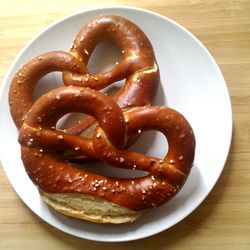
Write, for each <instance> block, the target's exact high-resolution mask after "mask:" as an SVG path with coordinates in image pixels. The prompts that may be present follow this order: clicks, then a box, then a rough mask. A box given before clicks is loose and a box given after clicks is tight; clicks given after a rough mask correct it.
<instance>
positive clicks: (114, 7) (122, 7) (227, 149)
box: [0, 5, 233, 242]
mask: <svg viewBox="0 0 250 250" xmlns="http://www.w3.org/2000/svg"><path fill="white" fill-rule="evenodd" d="M102 10H110V11H112V10H125V11H131V10H132V11H139V12H141V13H142V14H144V15H145V14H146V15H150V16H152V17H154V16H156V17H158V18H160V19H163V20H164V21H167V22H170V23H171V24H172V25H174V26H176V27H177V28H178V29H181V30H182V32H184V33H186V34H187V35H188V36H189V37H191V38H192V39H194V40H195V42H196V43H198V44H199V46H200V47H201V48H202V49H203V51H205V53H206V56H207V57H208V58H209V61H210V62H211V63H212V64H213V67H214V68H215V69H216V73H217V74H219V76H220V77H221V80H222V81H221V84H222V82H223V85H224V86H223V87H224V91H225V93H226V94H227V96H226V97H227V102H228V107H227V108H228V112H229V114H228V115H229V118H230V125H229V132H230V133H229V135H228V137H227V138H228V143H227V147H225V149H224V151H225V157H224V161H223V164H222V167H221V169H220V172H218V176H217V178H216V179H215V182H214V183H213V185H211V186H210V187H209V189H208V191H207V193H206V195H204V197H203V196H202V197H200V199H199V200H198V201H197V202H196V204H195V206H193V207H192V208H191V209H189V211H188V212H186V213H184V216H181V217H182V218H181V219H178V220H176V221H175V222H174V223H172V224H171V226H169V227H167V228H162V227H160V229H158V230H154V232H153V233H146V234H143V235H141V234H140V235H139V236H137V237H131V236H130V237H129V238H127V237H126V236H124V237H122V238H121V237H120V238H119V237H118V239H116V238H114V237H113V238H111V239H108V238H101V239H98V238H97V236H86V235H84V237H83V236H82V235H77V234H74V233H72V232H68V231H66V230H64V229H62V228H59V227H58V226H57V225H53V224H52V223H51V222H50V221H49V220H47V219H46V220H45V219H44V218H42V217H41V215H40V214H37V213H35V212H34V211H33V210H32V209H31V208H30V206H29V205H27V204H26V202H24V200H23V199H22V197H20V195H19V192H18V190H16V188H15V187H14V186H13V185H12V183H11V181H10V179H9V175H8V172H7V171H6V170H5V167H4V164H3V163H2V168H3V170H4V173H5V175H6V177H7V179H8V181H9V183H10V186H11V187H12V188H13V190H14V191H15V193H16V194H17V196H18V197H19V199H20V200H21V201H22V202H23V203H24V204H25V206H27V207H28V208H29V209H30V210H31V211H32V212H33V213H34V214H35V215H36V216H38V217H39V218H40V219H41V220H43V221H45V222H46V223H48V224H49V225H51V226H52V227H54V228H56V229H58V230H60V231H62V232H64V233H67V234H70V235H72V236H75V237H79V238H82V239H87V240H92V241H97V242H126V241H134V240H138V239H143V238H146V237H150V236H153V235H155V234H158V233H160V232H162V231H165V230H167V229H169V228H171V227H173V226H174V225H176V224H178V223H180V222H181V221H182V220H183V219H185V218H186V217H187V216H189V215H190V214H191V213H192V212H193V211H194V210H195V209H196V208H198V207H199V206H200V205H201V203H202V202H203V201H204V200H205V199H206V198H207V196H208V195H209V193H210V192H211V190H212V189H213V188H214V187H215V185H216V183H217V181H218V179H219V178H220V176H221V173H222V171H223V169H224V167H225V164H226V162H227V159H228V156H229V153H230V147H231V143H232V134H233V113H232V103H231V99H230V94H229V90H228V88H227V84H226V81H225V79H224V76H223V74H222V72H221V70H220V68H219V65H218V64H217V63H216V61H215V59H214V58H213V56H212V55H211V53H210V52H209V50H208V49H207V48H206V47H205V46H204V45H203V44H202V42H201V41H200V40H199V39H198V38H197V37H196V36H195V35H194V34H193V33H191V32H190V31H189V30H188V29H187V28H185V27H184V26H182V25H181V24H179V23H177V22H176V21H174V20H172V19H170V18H169V17H167V16H164V15H161V14H159V13H156V12H154V11H151V10H148V9H144V8H139V7H132V6H127V5H108V6H107V5H105V6H99V7H89V8H88V7H87V8H84V9H82V10H80V11H78V12H74V13H72V14H69V15H66V16H64V17H61V18H59V19H57V20H56V21H54V22H52V23H51V24H50V25H48V26H46V27H45V28H43V29H42V30H41V31H40V32H38V33H37V34H35V35H34V37H33V38H32V39H31V40H30V41H28V42H27V43H26V45H24V47H23V48H22V49H21V50H20V51H19V52H18V53H17V55H16V57H15V59H14V60H13V62H12V63H11V64H10V66H9V68H8V70H7V73H6V75H5V77H4V79H3V81H2V84H1V86H0V87H1V88H0V100H2V98H3V96H4V94H5V92H4V90H5V88H6V86H7V85H8V82H7V80H8V78H9V75H10V73H11V71H12V70H13V68H14V67H15V65H16V63H17V62H18V61H19V60H20V58H21V56H22V55H23V53H24V52H25V51H26V50H27V49H28V48H29V47H30V45H31V44H32V43H33V42H34V41H36V40H37V39H39V37H40V36H42V35H43V34H44V33H46V32H47V31H48V30H50V29H51V28H53V27H54V26H56V25H57V24H60V23H62V22H67V20H69V19H71V18H74V17H76V16H79V15H84V14H85V13H89V12H94V11H102ZM0 111H2V108H1V107H0ZM1 113H2V112H1ZM0 149H1V150H0V160H1V159H2V158H3V151H2V143H0ZM1 162H2V161H1Z"/></svg>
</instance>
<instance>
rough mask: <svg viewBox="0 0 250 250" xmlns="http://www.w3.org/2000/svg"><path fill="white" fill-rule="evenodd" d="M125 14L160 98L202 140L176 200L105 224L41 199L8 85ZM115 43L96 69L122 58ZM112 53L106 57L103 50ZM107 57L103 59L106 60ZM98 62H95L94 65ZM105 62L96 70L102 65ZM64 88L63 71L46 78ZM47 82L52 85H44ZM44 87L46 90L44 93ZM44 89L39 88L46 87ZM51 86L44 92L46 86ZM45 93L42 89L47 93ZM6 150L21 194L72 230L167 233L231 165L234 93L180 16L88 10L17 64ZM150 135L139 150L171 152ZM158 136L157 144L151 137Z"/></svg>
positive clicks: (115, 237)
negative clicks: (103, 20) (102, 18)
mask: <svg viewBox="0 0 250 250" xmlns="http://www.w3.org/2000/svg"><path fill="white" fill-rule="evenodd" d="M100 14H102V15H106V14H112V15H119V16H123V17H125V18H128V19H130V20H131V21H132V22H134V23H135V24H137V25H138V26H139V27H140V28H141V29H142V30H143V31H144V32H145V33H146V35H147V36H148V37H149V39H150V40H151V42H152V45H153V47H154V51H155V55H156V58H157V61H158V64H159V68H160V72H161V86H160V89H159V92H158V96H157V98H156V100H157V101H156V103H157V104H158V105H165V106H169V107H172V108H174V109H176V110H178V111H179V112H181V113H182V114H183V115H184V116H185V117H186V118H187V119H188V121H189V122H190V124H191V126H192V127H193V129H194V133H195V136H196V141H197V148H196V156H195V162H194V167H193V169H192V172H191V174H190V176H189V178H188V180H187V182H186V184H185V185H184V187H183V189H182V190H181V191H180V193H178V195H177V196H176V197H175V198H174V199H172V200H171V201H170V202H168V203H167V204H165V205H164V206H162V207H159V208H155V209H152V210H151V211H149V212H147V213H146V214H145V215H144V216H143V217H141V218H140V219H139V220H137V221H136V222H134V223H131V224H125V225H99V224H94V223H89V222H84V221H78V220H74V219H70V218H67V217H65V216H62V215H59V214H57V213H55V212H53V211H52V210H51V209H49V208H48V207H47V206H46V205H45V204H44V203H43V201H42V200H41V198H40V196H39V194H38V192H37V189H36V187H35V186H34V185H33V184H32V183H31V181H30V180H29V178H28V176H27V174H26V172H25V170H24V168H23V165H22V161H21V159H20V146H19V144H18V142H17V136H18V133H17V130H16V128H15V126H14V123H13V122H12V119H11V116H10V112H9V107H8V89H9V85H10V81H11V79H12V77H13V75H14V73H15V72H16V71H17V69H18V68H19V67H20V65H22V64H23V63H25V62H26V61H27V60H28V59H30V58H31V57H33V56H36V55H39V54H41V53H43V52H45V51H52V50H65V51H67V50H68V49H69V48H70V45H71V43H72V41H73V39H74V37H75V35H76V34H77V32H78V31H79V29H80V28H81V27H82V26H83V24H85V23H86V22H87V21H89V20H90V19H92V18H94V17H96V16H97V15H100ZM105 46H106V47H109V46H110V45H109V44H106V45H103V47H102V46H99V47H98V49H97V50H96V51H95V52H94V53H95V55H93V56H92V58H91V60H92V63H91V62H90V65H89V67H90V69H91V68H92V69H91V70H93V71H95V70H104V68H105V67H104V64H105V63H107V64H108V65H109V66H110V65H111V64H113V63H114V62H113V61H112V60H115V59H117V57H118V58H119V54H117V49H116V48H114V47H112V46H110V48H108V50H111V51H113V52H114V56H111V59H110V56H109V54H112V53H106V48H105ZM100 53H104V54H103V55H102V56H101V57H99V56H98V55H99V54H100ZM100 58H102V59H101V62H100ZM94 60H96V61H95V63H94ZM96 63H97V64H98V67H99V68H98V67H97V68H96V66H95V64H96ZM42 81H43V82H48V81H49V82H50V83H53V84H54V85H53V86H56V85H60V84H61V79H60V75H58V73H52V74H49V75H47V76H46V77H44V78H43V79H42ZM43 86H47V87H46V88H48V85H46V84H44V85H43ZM39 91H40V92H42V90H41V89H40V90H39ZM39 91H38V92H39ZM43 91H44V90H43ZM40 94H41V93H40ZM0 108H1V110H0V119H1V123H0V138H1V142H0V154H1V161H2V164H3V168H4V170H5V172H6V175H7V176H8V179H9V181H10V183H11V184H12V186H13V187H14V189H15V191H16V192H17V194H18V195H19V196H20V198H21V199H22V200H23V201H24V203H25V204H26V205H27V206H28V207H29V208H30V209H31V210H32V211H33V212H34V213H35V214H37V215H38V216H39V217H40V218H41V219H43V220H44V221H46V222H47V223H49V224H51V225H52V226H54V227H56V228H58V229H60V230H62V231H64V232H67V233H69V234H72V235H75V236H78V237H81V238H85V239H91V240H96V241H109V242H114V241H128V240H135V239H140V238H143V237H147V236H150V235H153V234H156V233H158V232H161V231H163V230H165V229H168V228H169V227H171V226H173V225H174V224H176V223H178V222H179V221H181V220H182V219H183V218H185V217H186V216H187V215H189V214H190V213H191V212H192V211H193V210H194V209H195V208H196V207H197V206H199V204H200V203H201V202H202V201H203V200H204V199H205V197H206V196H207V195H208V193H209V192H210V191H211V189H212V188H213V186H214V185H215V183H216V181H217V179H218V178H219V176H220V174H221V171H222V169H223V167H224V164H225V161H226V158H227V155H228V152H229V147H230V142H231V134H232V112H231V104H230V98H229V94H228V91H227V87H226V84H225V81H224V79H223V76H222V74H221V72H220V70H219V68H218V66H217V64H216V63H215V61H214V59H213V58H212V56H211V55H210V54H209V52H208V51H207V49H206V48H205V47H204V46H203V45H202V44H201V42H199V41H198V40H197V39H196V38H195V37H194V36H193V35H192V34H191V33H190V32H189V31H187V30H186V29H185V28H183V27H182V26H180V25H179V24H177V23H175V22H174V21H172V20H170V19H168V18H166V17H163V16H160V15H158V14H155V13H152V12H150V11H145V10H142V9H137V8H128V7H112V8H111V7H110V8H101V9H93V10H88V11H85V12H82V13H79V14H76V15H73V16H70V17H67V18H64V19H63V20H61V21H59V22H57V23H55V24H53V25H51V26H50V27H48V28H47V29H46V30H45V31H43V32H42V33H41V34H40V35H39V36H37V37H36V38H35V39H33V40H32V41H31V42H30V43H29V44H28V45H27V46H26V47H25V48H24V49H23V50H22V52H21V53H20V54H19V56H18V57H17V58H16V60H15V61H14V63H13V64H12V66H11V68H10V70H9V72H8V74H7V76H6V78H5V80H4V83H3V86H2V92H1V102H0ZM148 136H149V137H147V138H148V139H146V138H145V137H142V138H141V139H140V140H139V141H138V142H137V143H136V145H135V146H134V147H133V148H137V149H138V150H141V148H140V147H142V145H143V150H144V152H147V153H148V154H149V155H155V156H156V155H161V156H163V155H164V153H165V151H166V147H164V145H166V143H165V144H164V141H163V138H162V136H161V135H160V134H159V133H156V134H149V135H148ZM149 139H150V141H149Z"/></svg>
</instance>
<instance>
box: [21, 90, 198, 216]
mask: <svg viewBox="0 0 250 250" xmlns="http://www.w3.org/2000/svg"><path fill="white" fill-rule="evenodd" d="M58 97H60V98H58ZM68 112H83V113H87V114H89V115H92V116H93V117H94V118H95V119H96V120H97V121H98V123H99V127H98V128H97V129H96V130H95V131H94V134H93V139H92V140H89V144H88V145H87V146H84V144H85V141H84V140H88V139H86V138H85V139H84V138H81V137H79V136H76V135H69V134H67V133H64V132H62V131H57V130H55V129H54V126H55V124H56V122H57V120H58V119H60V117H62V116H63V115H65V114H66V113H68ZM152 129H153V130H158V131H160V132H162V133H163V134H164V135H165V136H166V137H167V139H168V143H169V151H168V152H167V154H166V156H165V157H164V159H163V160H161V159H158V158H156V157H149V156H145V155H143V154H139V153H136V152H128V151H123V148H124V145H125V144H126V139H127V137H128V136H131V135H135V134H138V133H139V134H140V133H142V132H143V131H145V130H152ZM19 142H20V143H21V145H22V146H21V149H22V150H21V151H22V160H23V163H24V166H25V168H26V171H27V173H28V175H29V177H30V178H31V180H32V181H33V182H34V184H35V185H37V186H38V188H39V189H40V190H42V191H43V192H46V193H69V194H76V193H77V194H87V195H91V196H94V197H99V198H100V199H104V200H106V201H109V202H112V203H114V204H116V205H119V206H122V207H125V208H128V209H130V210H132V211H144V210H145V209H148V208H152V207H155V206H159V205H161V204H163V203H164V202H166V201H168V200H169V199H171V198H172V197H173V196H174V195H175V194H176V193H177V192H178V191H179V190H180V188H181V187H182V186H183V184H184V182H185V180H186V178H187V176H188V174H189V172H190V169H191V167H192V163H193V159H194V150H195V138H194V134H193V131H192V128H191V127H190V125H189V123H188V122H187V120H186V119H185V118H184V117H183V116H182V115H181V114H180V113H178V112H177V111H175V110H173V109H169V108H165V107H138V108H134V109H131V110H129V111H127V112H124V113H122V110H121V109H120V108H119V107H118V105H117V104H116V103H115V102H113V101H112V99H111V98H109V97H107V96H105V95H104V94H102V93H99V92H96V91H94V90H91V89H88V88H81V87H73V86H70V87H61V88H58V89H55V90H52V91H50V92H48V93H47V94H45V95H43V96H42V97H40V98H39V99H38V100H37V101H36V102H35V103H34V104H33V106H32V109H31V110H30V111H29V112H28V114H27V117H26V118H25V120H24V123H23V125H22V127H21V129H20V135H19ZM48 145H52V146H50V147H47V146H48ZM88 146H89V147H91V150H89V148H88ZM54 147H59V148H60V147H64V148H65V147H66V148H67V149H70V150H77V151H81V153H83V154H89V152H90V151H92V153H93V154H98V156H99V157H100V158H101V159H102V160H103V161H105V162H108V163H110V164H111V165H113V166H115V167H120V168H130V169H138V170H146V171H148V172H149V174H148V175H147V176H145V177H140V178H128V179H121V178H111V177H105V176H101V175H97V174H94V173H90V172H87V171H86V170H82V169H79V168H78V167H75V166H73V165H72V164H71V163H69V162H65V161H64V160H63V159H62V158H61V157H60V155H58V154H57V153H56V152H55V151H53V150H51V148H54ZM88 156H91V155H88ZM38 159H39V160H38Z"/></svg>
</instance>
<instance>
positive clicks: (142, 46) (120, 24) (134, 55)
mask: <svg viewBox="0 0 250 250" xmlns="http://www.w3.org/2000/svg"><path fill="white" fill-rule="evenodd" d="M102 41H111V42H113V43H115V44H116V45H117V46H118V47H119V48H120V49H121V51H122V54H123V56H124V58H123V60H121V61H120V62H116V65H115V66H114V67H113V68H112V69H111V70H109V71H107V72H104V73H99V74H97V75H91V74H90V73H89V72H86V73H85V74H81V73H78V72H70V71H67V72H64V74H63V80H64V83H65V84H66V85H77V86H83V87H90V88H92V89H96V90H100V89H103V88H104V87H107V86H108V85H110V84H112V83H114V82H116V81H119V80H122V79H126V82H125V84H124V86H123V87H122V88H121V89H120V90H119V91H118V92H117V93H116V94H115V95H114V96H113V99H114V101H115V102H117V103H118V105H119V106H120V107H121V108H131V107H137V106H145V105H150V104H151V102H152V101H153V99H154V97H155V94H156V92H157V89H158V85H159V78H160V77H159V69H158V66H157V63H156V60H155V56H154V51H153V48H152V45H151V43H150V41H149V40H148V38H147V37H146V35H145V34H144V33H143V31H142V30H141V29H140V28H139V27H138V26H136V25H135V24H134V23H132V22H130V21H129V20H127V19H125V18H123V17H119V16H99V17H97V18H95V19H93V20H91V21H90V22H88V23H87V24H86V25H85V26H84V27H83V28H82V29H81V30H80V31H79V33H78V34H77V36H76V38H75V40H74V42H73V45H72V47H71V49H70V53H71V54H72V55H73V56H75V57H76V58H77V59H78V60H79V61H81V62H82V63H83V64H84V65H85V67H86V68H87V64H88V61H89V58H90V56H91V54H92V52H93V50H94V48H95V47H96V45H97V44H98V43H100V42H102ZM93 122H94V119H93V118H87V119H85V120H83V121H82V122H81V123H80V124H78V125H77V126H75V127H74V128H71V129H68V130H67V132H70V133H74V134H79V133H80V132H82V131H83V130H85V129H86V128H88V127H89V126H90V125H92V124H93Z"/></svg>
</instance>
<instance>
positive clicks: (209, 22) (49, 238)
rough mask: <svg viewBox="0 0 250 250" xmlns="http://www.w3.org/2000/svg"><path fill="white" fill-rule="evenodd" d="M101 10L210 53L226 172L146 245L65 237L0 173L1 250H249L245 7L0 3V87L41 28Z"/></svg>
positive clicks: (249, 48)
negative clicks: (223, 95) (224, 111)
mask: <svg viewBox="0 0 250 250" xmlns="http://www.w3.org/2000/svg"><path fill="white" fill-rule="evenodd" d="M89 2H92V3H89ZM100 3H101V4H102V5H109V4H118V5H122V4H123V5H130V6H137V7H142V8H146V9H149V10H152V11H155V12H158V13H160V14H162V15H165V16H168V17H169V18H171V19H173V20H175V21H177V22H178V23H180V24H182V25H183V26H185V27H186V28H188V29H189V30H190V31H191V32H192V33H194V34H195V35H196V36H197V37H198V38H199V39H200V40H201V41H202V43H203V44H204V45H205V46H206V47H207V48H208V49H209V50H210V52H211V53H212V55H213V56H214V57H215V59H216V61H217V63H218V64H219V66H220V68H221V70H222V72H223V74H224V77H225V80H226V82H227V86H228V89H229V92H230V96H231V100H232V105H233V119H234V132H233V140H232V147H231V151H230V154H229V158H228V161H227V163H226V166H225V169H224V171H223V173H222V175H221V177H220V179H219V181H218V183H217V184H216V186H215V188H214V189H213V191H212V192H211V193H210V195H209V196H208V197H207V199H206V200H205V201H204V202H203V203H202V205H201V206H200V207H199V208H197V209H196V210H195V211H194V212H193V213H192V214H191V215H189V216H188V217H187V218H186V219H184V220H183V221H182V222H180V223H179V224H177V225H176V226H174V227H172V228H171V229H169V230H167V231H165V232H162V233H160V234H158V235H155V236H152V237H149V238H147V239H143V240H138V241H134V242H128V243H116V244H113V243H105V244H104V243H97V242H91V241H88V240H82V239H78V238H75V237H73V236H70V235H67V234H64V233H62V232H60V231H58V230H56V229H54V228H53V227H51V226H49V225H47V224H46V223H44V222H43V221H41V220H40V219H39V218H38V217H37V216H35V215H34V214H33V213H32V212H31V211H30V210H29V209H28V208H27V207H26V206H25V205H24V204H23V202H22V201H21V200H20V199H19V198H18V197H17V195H16V194H15V192H14V191H13V189H12V187H11V185H10V184H9V182H8V180H7V178H6V176H5V174H4V172H3V169H2V168H1V167H0V187H1V188H0V249H37V250H38V249H47V250H49V249H60V250H63V249H67V250H68V249H92V250H94V249H159V250H160V249H241V250H242V249H250V114H249V113H250V73H249V72H250V1H226V0H224V1H219V0H211V1H209V0H207V1H205V0H204V1H198V0H186V1H185V0H182V1H181V0H179V1H176V0H169V1H167V0H156V1H141V3H140V1H99V2H98V1H95V0H93V1H75V0H71V1H66V0H65V1H59V0H58V1H57V0H56V1H51V0H43V1H13V0H12V1H8V0H6V1H5V0H0V6H1V7H0V37H1V43H0V64H1V67H0V80H1V81H2V80H3V77H4V76H5V74H6V72H7V70H8V68H9V66H10V64H11V63H12V61H13V60H14V58H15V56H16V55H17V53H18V52H19V51H20V50H21V48H23V46H24V45H25V44H26V43H27V42H28V41H30V39H31V38H33V37H34V36H35V35H37V34H38V32H40V31H41V30H42V29H43V28H45V27H46V26H47V25H49V24H51V23H52V22H54V21H56V20H57V19H59V18H61V17H63V16H65V15H69V14H72V13H74V12H77V11H80V10H84V9H85V8H87V7H97V6H100ZM1 122H3V121H1Z"/></svg>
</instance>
